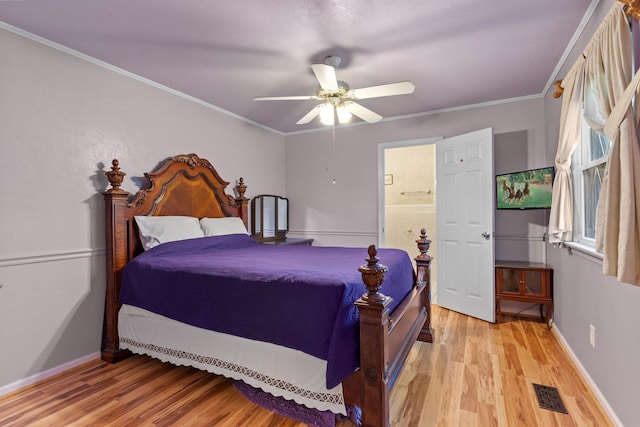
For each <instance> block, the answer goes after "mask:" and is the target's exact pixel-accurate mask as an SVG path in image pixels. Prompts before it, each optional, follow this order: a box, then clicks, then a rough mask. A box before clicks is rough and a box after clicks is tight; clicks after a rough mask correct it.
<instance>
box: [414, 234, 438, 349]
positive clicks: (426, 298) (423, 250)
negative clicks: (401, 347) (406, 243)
mask: <svg viewBox="0 0 640 427" xmlns="http://www.w3.org/2000/svg"><path fill="white" fill-rule="evenodd" d="M416 243H417V244H418V249H419V250H420V255H418V256H417V257H415V258H414V260H415V261H416V286H424V287H425V289H424V290H423V291H422V303H423V305H424V308H425V309H426V310H427V320H425V322H424V326H423V327H422V330H421V331H420V335H418V340H420V341H424V342H433V328H432V327H431V260H432V259H433V258H432V257H430V256H429V255H427V251H428V250H429V246H430V245H431V240H429V239H427V230H426V229H424V228H423V229H422V230H420V238H419V239H418V240H416Z"/></svg>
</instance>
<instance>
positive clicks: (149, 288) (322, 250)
mask: <svg viewBox="0 0 640 427" xmlns="http://www.w3.org/2000/svg"><path fill="white" fill-rule="evenodd" d="M367 257H368V254H367V250H366V249H365V248H338V247H311V246H286V245H261V244H258V243H256V242H255V241H254V240H253V239H252V238H251V237H249V236H247V235H241V234H233V235H228V236H216V237H205V238H199V239H190V240H183V241H178V242H170V243H165V244H162V245H160V246H157V247H155V248H153V249H150V250H148V251H147V252H145V253H143V254H141V255H139V256H137V257H136V258H135V259H133V260H132V261H131V262H129V263H128V264H127V266H126V267H125V269H124V271H123V277H122V288H121V291H120V301H121V302H122V303H124V304H129V305H133V306H137V307H141V308H144V309H146V310H149V311H152V312H154V313H157V314H160V315H162V316H165V317H169V318H171V319H175V320H178V321H181V322H183V323H187V324H189V325H193V326H197V327H200V328H204V329H209V330H214V331H218V332H223V333H227V334H232V335H237V336H241V337H245V338H249V339H253V340H260V341H266V342H270V343H274V344H278V345H282V346H286V347H289V348H293V349H297V350H300V351H303V352H305V353H308V354H310V355H313V356H316V357H318V358H321V359H324V360H326V361H327V362H328V363H327V387H328V388H332V387H335V386H336V385H337V384H339V383H340V382H342V381H343V380H344V379H345V378H346V377H347V376H349V375H350V374H351V373H352V372H353V371H354V370H355V369H356V368H357V367H358V365H359V355H358V348H359V328H358V311H357V308H356V307H355V306H354V305H353V302H354V301H355V300H357V299H358V298H359V297H360V296H362V294H364V293H366V292H367V290H366V288H365V286H364V284H363V283H362V276H361V273H360V272H359V271H358V267H359V266H361V265H363V264H366V258H367ZM378 257H379V258H380V262H381V263H382V264H384V265H386V266H387V267H388V268H389V271H388V272H387V273H386V275H385V280H384V283H383V285H382V288H381V292H382V293H384V294H385V295H387V296H390V297H392V298H393V303H392V306H391V309H392V310H393V308H394V307H395V306H396V305H397V304H398V303H399V302H400V301H401V300H402V298H403V297H404V296H405V295H406V294H407V293H408V292H409V290H410V289H411V287H412V285H413V266H412V263H411V260H410V259H409V255H408V254H407V253H406V252H404V251H401V250H397V249H380V250H379V252H378Z"/></svg>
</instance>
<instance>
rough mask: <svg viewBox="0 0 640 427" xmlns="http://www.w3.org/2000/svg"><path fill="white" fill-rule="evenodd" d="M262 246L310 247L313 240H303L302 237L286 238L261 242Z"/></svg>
mask: <svg viewBox="0 0 640 427" xmlns="http://www.w3.org/2000/svg"><path fill="white" fill-rule="evenodd" d="M261 243H262V244H264V245H298V246H311V245H312V244H313V239H305V238H303V237H286V238H285V239H284V240H271V241H267V242H261Z"/></svg>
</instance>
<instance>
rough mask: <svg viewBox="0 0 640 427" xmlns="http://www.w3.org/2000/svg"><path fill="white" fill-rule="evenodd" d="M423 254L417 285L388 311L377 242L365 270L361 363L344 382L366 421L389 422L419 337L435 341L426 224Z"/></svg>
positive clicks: (360, 303) (365, 423) (347, 395)
mask: <svg viewBox="0 0 640 427" xmlns="http://www.w3.org/2000/svg"><path fill="white" fill-rule="evenodd" d="M417 243H418V247H419V249H420V255H418V257H416V258H415V261H416V267H417V268H416V270H417V271H416V280H415V284H414V287H413V290H412V291H411V292H410V293H409V294H408V295H407V296H406V297H405V298H404V300H402V301H401V303H400V304H399V305H398V306H397V307H396V309H395V310H394V311H393V312H392V313H389V305H390V304H391V298H389V297H386V296H385V295H383V294H382V293H380V292H379V290H380V287H381V286H382V282H383V280H384V273H385V272H386V270H387V268H386V267H385V266H384V265H381V264H379V263H378V258H377V256H376V255H377V250H376V248H375V246H373V245H371V246H369V259H368V263H367V265H366V266H362V267H360V268H359V270H360V271H361V272H362V280H363V281H364V283H365V285H366V286H367V289H368V290H369V293H367V294H365V295H363V296H362V297H361V298H360V299H359V300H358V301H356V302H355V305H356V306H357V307H358V311H359V314H360V369H359V370H358V371H356V372H354V373H353V374H352V375H351V376H350V377H349V378H347V380H346V381H345V382H344V383H343V392H344V397H345V402H346V403H347V404H350V405H355V406H359V407H360V408H361V409H362V425H363V426H365V427H370V426H371V427H374V426H375V427H386V426H388V425H389V397H390V393H391V389H392V387H393V384H394V383H395V380H396V378H397V376H398V374H399V373H400V370H401V369H402V367H403V365H404V362H405V360H406V358H407V356H408V354H409V351H410V350H411V347H412V346H413V344H414V343H415V341H416V339H418V340H421V341H426V342H433V330H432V329H431V302H430V295H429V292H430V277H431V274H430V273H431V257H430V256H429V255H427V250H428V249H429V245H430V243H431V241H430V240H428V239H427V235H426V230H425V229H422V231H421V236H420V239H419V240H417Z"/></svg>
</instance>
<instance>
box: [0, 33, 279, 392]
mask: <svg viewBox="0 0 640 427" xmlns="http://www.w3.org/2000/svg"><path fill="white" fill-rule="evenodd" d="M0 52H2V66H1V67H0V94H1V95H0V123H1V125H0V144H2V154H1V155H0V182H2V191H0V212H1V214H0V217H1V218H2V221H0V236H1V237H0V284H1V285H2V287H1V288H0V342H1V343H2V344H1V346H2V351H0V392H1V391H2V390H3V386H4V387H5V389H7V388H8V387H9V386H8V385H11V384H13V385H15V384H16V383H19V382H20V381H23V380H24V379H28V378H30V377H32V376H36V375H38V374H40V373H41V372H44V371H47V370H49V369H54V368H56V367H58V366H60V365H64V364H66V363H68V362H72V361H74V360H77V359H80V358H83V357H85V356H87V355H91V354H95V353H96V352H99V351H100V336H101V330H102V315H103V305H104V282H105V279H104V277H105V270H104V258H105V256H104V247H105V237H104V204H103V201H102V196H101V195H100V192H102V191H104V190H105V189H106V186H107V181H106V179H105V178H104V174H103V171H104V170H105V168H106V169H109V167H110V163H111V160H112V159H114V158H118V159H119V160H120V165H121V168H122V169H123V170H124V171H125V172H126V173H127V176H126V179H125V182H124V184H123V188H124V189H125V190H128V191H133V192H135V191H137V190H138V188H139V185H140V184H141V182H142V181H143V173H144V172H147V171H150V170H151V169H152V168H154V167H155V166H156V165H157V164H158V162H160V161H161V160H162V159H164V158H166V157H168V156H172V155H175V154H180V153H192V152H195V153H197V154H198V155H200V156H201V157H204V158H207V159H208V160H210V161H211V163H212V164H213V165H214V166H215V167H217V169H218V172H219V173H220V175H221V176H222V177H223V178H224V179H226V180H228V181H231V185H230V186H229V188H228V190H229V192H230V193H232V192H233V185H235V181H236V180H237V179H238V178H239V177H241V176H242V177H244V178H245V181H246V183H247V185H248V191H247V195H248V196H250V195H251V194H258V193H271V194H272V193H276V194H278V193H284V191H285V183H284V179H285V176H284V171H283V170H284V137H283V136H282V135H279V134H276V133H273V132H269V131H266V130H264V129H262V128H259V127H256V126H254V125H251V124H249V123H246V122H243V121H240V120H238V119H236V118H233V117H231V116H229V115H227V114H223V113H221V112H219V111H217V110H215V109H212V108H208V107H206V106H203V105H200V104H198V103H195V102H192V101H190V100H187V99H185V98H183V97H180V96H177V95H174V94H171V93H168V92H166V91H164V90H161V89H159V88H157V87H153V86H151V85H149V84H145V83H143V82H141V81H139V80H136V79H133V78H131V77H128V76H124V75H122V74H119V73H116V72H114V71H111V70H109V69H106V68H104V67H100V66H97V65H95V64H93V63H91V62H88V61H86V60H83V59H80V58H78V57H75V56H72V55H69V54H68V53H65V52H62V51H59V50H56V49H52V48H51V47H48V46H45V45H42V44H40V43H37V42H34V41H32V40H30V39H27V38H24V37H22V36H19V35H16V34H14V33H12V32H9V31H5V30H2V29H0ZM9 388H10V387H9Z"/></svg>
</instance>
